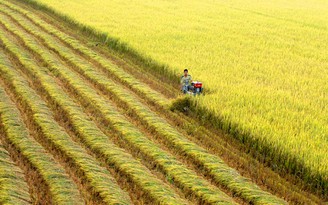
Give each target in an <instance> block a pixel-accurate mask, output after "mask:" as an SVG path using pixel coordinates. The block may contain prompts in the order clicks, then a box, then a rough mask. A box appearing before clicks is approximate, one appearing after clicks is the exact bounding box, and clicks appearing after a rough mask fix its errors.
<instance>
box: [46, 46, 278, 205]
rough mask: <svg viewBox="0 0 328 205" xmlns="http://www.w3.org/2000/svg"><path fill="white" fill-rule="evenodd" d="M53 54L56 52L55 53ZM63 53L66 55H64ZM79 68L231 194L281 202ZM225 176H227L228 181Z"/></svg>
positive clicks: (107, 83)
mask: <svg viewBox="0 0 328 205" xmlns="http://www.w3.org/2000/svg"><path fill="white" fill-rule="evenodd" d="M50 45H51V44H50ZM57 49H58V48H57ZM59 50H60V49H59ZM57 52H59V51H58V50H57ZM64 53H66V54H67V52H64ZM73 57H74V56H73ZM73 57H72V56H70V57H67V56H66V57H65V55H64V58H66V59H67V60H70V61H71V62H72V61H73V63H74V64H77V63H78V61H77V60H75V59H74V58H73ZM74 61H75V62H74ZM79 67H80V69H82V70H83V71H82V72H83V73H84V75H86V76H87V78H89V79H90V80H93V82H94V83H95V84H98V85H101V86H102V89H105V90H106V91H107V92H108V93H110V94H113V95H115V96H117V98H118V99H119V100H121V101H122V103H124V104H125V105H127V106H128V107H130V108H131V109H133V111H134V112H135V114H136V116H138V117H139V119H140V120H141V121H143V122H144V123H145V124H147V126H149V128H151V129H153V130H154V131H156V132H157V133H158V134H159V135H162V136H163V137H165V138H166V139H169V140H170V141H171V142H172V145H173V146H175V147H176V148H177V149H179V150H182V151H183V152H185V153H186V154H188V155H189V156H190V157H191V158H193V159H194V160H195V161H197V162H198V163H199V164H201V165H202V166H204V168H205V169H207V171H210V173H211V174H212V176H213V178H214V179H215V180H217V181H218V182H219V183H221V184H224V185H225V186H227V187H228V188H229V189H231V190H232V191H234V192H235V193H237V194H240V196H241V197H242V198H244V199H245V200H247V201H252V202H253V203H258V204H261V203H284V202H283V201H282V200H280V199H278V198H276V197H274V196H272V195H270V194H269V193H267V192H264V191H262V190H261V189H260V188H259V187H257V186H256V185H255V184H253V183H251V182H249V181H248V180H247V179H245V178H243V177H241V176H240V175H239V174H238V173H237V172H236V171H235V170H232V169H231V168H229V167H228V166H225V165H223V161H222V160H220V159H219V158H218V157H216V156H214V155H211V154H209V153H207V152H206V151H205V150H204V149H202V148H201V147H198V146H197V145H196V144H194V143H192V142H190V141H189V140H187V139H186V138H184V136H182V135H181V134H180V133H178V132H177V131H176V130H175V129H174V128H173V127H172V126H170V125H169V124H168V123H167V122H166V121H165V120H163V119H161V118H160V117H159V116H157V114H156V113H153V112H152V111H151V110H150V109H149V108H148V107H146V106H145V105H143V104H142V103H140V102H139V101H138V99H137V98H134V97H133V94H132V93H131V92H129V91H127V90H124V89H121V88H120V87H119V86H117V85H116V84H115V83H114V82H113V81H110V80H108V79H105V78H102V76H101V75H99V74H97V73H95V72H93V70H92V69H90V68H88V67H86V66H83V64H82V63H79ZM57 72H58V71H57ZM200 154H201V155H200ZM217 165H221V169H218V168H216V166H217ZM227 177H229V178H228V180H227Z"/></svg>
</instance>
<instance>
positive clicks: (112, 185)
mask: <svg viewBox="0 0 328 205" xmlns="http://www.w3.org/2000/svg"><path fill="white" fill-rule="evenodd" d="M1 19H2V18H1ZM0 39H1V41H2V42H3V43H4V45H5V47H6V48H7V49H8V50H9V51H10V52H11V53H13V54H14V55H15V56H16V57H17V58H18V59H19V61H20V62H21V63H22V64H23V65H24V66H26V67H29V66H35V65H34V64H33V62H32V59H33V58H32V56H29V55H28V54H27V53H26V52H23V51H22V50H21V48H20V47H19V46H18V45H16V44H14V43H13V42H12V41H11V40H10V38H8V34H6V33H5V32H4V31H3V30H0ZM0 71H1V74H2V75H3V76H4V77H3V78H5V80H6V81H7V82H8V83H11V84H12V87H13V90H14V92H15V93H16V94H17V95H18V96H21V99H22V101H23V102H24V103H26V105H27V106H28V107H29V109H30V110H31V112H32V113H33V114H32V115H31V116H32V117H33V120H34V122H35V123H36V124H37V126H38V127H39V131H40V132H42V134H43V136H44V137H45V138H47V139H48V140H49V142H50V143H52V144H53V146H54V147H56V148H57V149H58V150H60V152H61V153H62V154H63V155H64V156H66V157H67V158H68V159H70V160H71V162H72V163H73V164H74V165H75V166H76V167H77V168H78V169H79V170H80V171H81V172H82V173H83V176H84V177H85V178H86V180H87V181H88V183H90V184H91V187H92V192H94V193H95V194H97V195H99V196H100V197H101V199H102V200H103V201H104V202H106V203H113V204H114V203H116V204H130V203H131V202H130V199H129V197H128V195H127V193H125V192H123V191H122V190H121V189H120V188H119V186H118V185H117V183H116V181H115V180H114V179H113V178H112V177H111V175H110V173H109V172H108V171H107V170H106V169H104V168H103V167H101V166H100V165H99V164H98V163H97V162H96V159H95V158H93V157H91V156H89V155H87V154H86V153H85V150H83V149H82V148H81V147H80V146H78V145H77V144H76V143H75V142H73V141H72V140H71V138H70V136H69V135H68V134H67V133H66V132H64V130H63V129H62V128H61V127H60V126H59V125H58V123H57V122H56V121H55V120H54V118H53V116H52V113H51V111H50V110H49V108H48V107H47V105H46V104H45V102H44V101H43V100H42V99H41V98H40V96H38V95H37V94H36V93H35V91H34V90H32V89H31V88H30V87H29V86H28V82H26V80H24V79H23V78H22V77H21V76H20V75H19V73H18V72H17V71H15V70H13V69H10V68H8V67H4V66H1V70H0ZM31 120H32V119H31Z"/></svg>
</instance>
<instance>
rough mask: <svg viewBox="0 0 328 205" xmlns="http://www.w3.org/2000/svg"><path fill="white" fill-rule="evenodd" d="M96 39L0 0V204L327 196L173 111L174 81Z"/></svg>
mask: <svg viewBox="0 0 328 205" xmlns="http://www.w3.org/2000/svg"><path fill="white" fill-rule="evenodd" d="M91 41H93V40H92V39H90V38H89V37H87V36H84V35H82V34H81V33H78V32H77V31H76V30H75V29H74V28H71V27H67V26H66V23H65V22H64V21H60V20H59V18H56V17H52V16H50V15H47V14H46V13H45V12H44V11H42V10H37V9H35V7H32V6H31V5H28V4H25V3H22V2H19V1H14V0H10V1H1V2H0V123H1V124H0V204H259V205H260V204H318V203H323V201H324V199H323V198H320V197H321V196H320V195H319V196H318V195H317V194H313V193H311V191H310V190H308V189H307V188H306V186H305V187H302V186H300V182H298V181H297V180H294V178H293V176H290V178H287V177H282V176H280V175H279V174H278V173H276V172H275V171H274V170H272V169H271V168H269V167H268V166H266V165H264V164H263V163H260V162H259V161H257V160H256V159H254V158H253V157H252V156H251V155H249V154H246V153H244V152H243V150H240V149H239V148H240V146H241V145H239V144H238V143H237V142H233V141H230V140H229V136H228V135H226V134H224V133H221V132H217V131H212V130H210V129H206V128H205V127H203V126H202V125H201V124H199V123H198V122H197V121H195V120H194V119H192V118H190V117H188V116H185V115H183V114H182V113H180V112H174V111H171V110H170V104H171V101H172V98H173V97H175V96H176V94H175V92H176V88H172V85H169V84H166V83H164V82H163V81H161V80H160V79H158V78H157V77H156V76H154V75H152V74H151V73H144V70H142V68H140V67H138V66H137V65H134V64H131V63H130V62H127V61H124V60H123V59H120V58H117V56H116V55H113V53H111V52H109V51H108V50H107V48H105V47H104V46H102V45H100V46H94V45H93V44H90V42H91ZM190 128H192V129H190Z"/></svg>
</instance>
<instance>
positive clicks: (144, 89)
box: [2, 2, 169, 106]
mask: <svg viewBox="0 0 328 205" xmlns="http://www.w3.org/2000/svg"><path fill="white" fill-rule="evenodd" d="M2 4H4V5H6V6H8V7H9V8H11V9H12V10H14V11H16V12H19V13H20V14H21V15H17V14H18V13H15V12H10V11H8V10H7V9H5V8H3V10H4V11H6V12H8V13H10V14H11V15H12V16H15V18H16V19H17V20H18V21H23V22H24V24H25V25H29V26H31V27H30V29H31V28H32V25H31V23H30V22H33V23H34V24H35V25H37V26H39V27H41V28H42V29H44V30H45V31H47V32H49V33H50V34H52V35H54V36H56V37H57V38H58V39H60V40H61V41H63V42H65V43H66V44H68V45H70V46H71V48H73V49H74V50H76V51H78V52H80V53H83V55H85V56H87V57H88V58H90V59H92V60H94V61H96V62H97V63H99V64H100V65H101V67H103V68H104V69H105V70H106V71H108V72H109V73H111V74H112V75H113V76H115V77H116V78H117V79H119V80H120V81H121V82H123V83H125V84H126V85H128V86H129V87H130V88H131V89H133V90H135V91H137V92H140V93H141V94H143V95H145V96H147V97H148V99H150V100H152V101H153V102H155V103H157V104H160V105H161V106H166V105H168V103H169V101H168V99H167V98H165V96H164V95H162V94H161V93H159V92H156V91H155V90H153V89H151V88H150V87H149V86H148V85H146V84H144V83H142V82H140V81H139V80H138V79H136V78H135V77H133V76H132V75H130V74H129V73H127V72H125V71H124V70H123V69H122V68H120V67H118V66H116V65H114V64H113V63H112V62H111V61H110V60H108V59H107V58H106V57H104V56H102V55H101V54H100V53H97V52H95V51H93V50H91V49H90V48H88V47H87V46H85V45H83V44H82V43H81V42H80V41H79V40H77V39H75V38H73V37H72V36H69V35H67V34H66V33H64V32H62V31H60V30H58V29H56V28H55V27H54V26H53V25H51V24H49V23H47V22H45V21H44V20H42V19H41V18H40V17H39V16H37V15H35V14H33V13H32V12H29V11H27V10H24V9H22V8H20V7H18V6H16V5H14V4H11V3H9V2H2ZM29 21H30V22H29ZM34 28H35V27H34ZM34 31H36V30H34Z"/></svg>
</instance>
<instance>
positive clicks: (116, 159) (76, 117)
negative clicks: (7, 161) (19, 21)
mask: <svg viewBox="0 0 328 205" xmlns="http://www.w3.org/2000/svg"><path fill="white" fill-rule="evenodd" d="M4 19H5V17H4ZM27 36H28V34H26V37H27ZM25 40H26V39H25ZM25 43H26V44H28V45H29V46H32V47H31V49H36V48H38V49H40V47H38V46H37V45H35V44H32V43H28V42H25ZM43 52H44V53H47V51H45V50H44V51H43ZM21 53H23V52H22V51H21ZM17 56H19V55H17ZM21 60H22V61H21V62H22V63H23V64H24V65H25V67H26V69H29V72H31V73H32V74H33V75H34V76H36V77H37V78H38V79H39V80H40V82H41V83H42V86H43V87H44V89H45V90H46V91H47V92H48V93H49V95H50V96H51V97H52V98H53V99H54V101H55V102H56V103H58V105H60V107H61V108H62V109H63V110H64V111H65V112H67V113H69V118H70V119H71V121H72V122H73V125H74V128H75V129H76V130H77V132H78V133H79V135H80V137H82V138H83V141H84V143H86V145H87V146H88V147H90V148H91V149H92V150H93V151H95V152H96V153H99V154H100V155H101V157H103V158H106V162H107V163H108V164H110V165H115V166H116V167H117V168H118V169H119V170H121V171H122V172H123V173H125V174H126V175H128V176H129V177H130V178H132V179H133V180H134V181H135V182H136V183H137V184H139V185H140V187H141V189H143V190H145V192H147V193H148V194H149V195H150V196H151V197H153V200H156V201H157V202H158V203H162V204H185V203H186V202H184V201H183V200H181V199H180V197H179V196H177V195H176V194H175V193H174V191H173V190H171V189H170V188H168V187H167V186H165V185H164V184H163V183H162V182H161V181H160V180H158V179H156V178H155V177H154V176H153V175H152V174H151V173H150V172H149V170H147V168H145V167H144V166H143V165H141V164H140V162H138V161H137V160H135V159H133V158H132V157H131V156H130V155H129V154H127V153H125V152H124V150H122V149H119V148H118V147H116V146H115V145H114V144H112V143H111V142H110V141H109V140H108V137H107V136H106V135H105V134H103V133H102V132H101V131H100V130H99V129H98V128H97V126H96V125H95V124H94V123H93V122H92V121H90V120H89V119H88V117H86V115H85V114H84V113H83V111H82V110H81V108H80V107H79V106H78V105H76V104H75V103H74V102H73V101H72V100H70V97H69V96H67V95H66V94H65V92H64V91H63V90H62V89H61V88H60V87H59V86H58V85H57V84H56V83H55V81H54V79H52V78H50V77H49V75H48V74H47V73H46V71H45V69H43V68H39V67H37V65H35V64H34V63H33V62H30V63H28V64H27V63H25V62H24V60H23V58H22V59H21ZM53 60H54V59H48V58H47V62H50V61H53ZM56 65H60V63H59V62H58V64H56ZM62 68H63V67H62Z"/></svg>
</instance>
